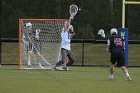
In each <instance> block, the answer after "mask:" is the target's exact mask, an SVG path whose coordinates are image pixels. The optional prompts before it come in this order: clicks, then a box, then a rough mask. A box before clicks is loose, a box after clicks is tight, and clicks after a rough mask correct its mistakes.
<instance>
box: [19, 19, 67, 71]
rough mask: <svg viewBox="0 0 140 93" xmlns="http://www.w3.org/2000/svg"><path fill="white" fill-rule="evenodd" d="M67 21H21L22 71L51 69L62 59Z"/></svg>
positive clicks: (20, 55)
mask: <svg viewBox="0 0 140 93" xmlns="http://www.w3.org/2000/svg"><path fill="white" fill-rule="evenodd" d="M65 21H66V20H65V19H19V67H20V69H50V68H51V66H52V65H53V64H55V63H56V62H57V61H59V59H60V50H61V48H60V46H61V29H62V28H63V26H64V23H65Z"/></svg>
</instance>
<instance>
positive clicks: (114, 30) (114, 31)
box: [110, 28, 118, 36]
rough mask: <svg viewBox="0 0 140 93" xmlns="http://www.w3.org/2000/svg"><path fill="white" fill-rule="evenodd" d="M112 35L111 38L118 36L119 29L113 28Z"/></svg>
mask: <svg viewBox="0 0 140 93" xmlns="http://www.w3.org/2000/svg"><path fill="white" fill-rule="evenodd" d="M110 34H111V36H112V35H117V34H118V31H117V29H116V28H112V29H111V30H110Z"/></svg>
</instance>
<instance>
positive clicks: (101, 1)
mask: <svg viewBox="0 0 140 93" xmlns="http://www.w3.org/2000/svg"><path fill="white" fill-rule="evenodd" d="M131 1H133V0H131ZM135 1H136V0H135ZM137 1H140V0H137ZM1 4H2V7H1V15H0V16H1V38H18V18H51V19H53V18H61V19H62V18H64V19H67V18H69V16H70V15H69V6H70V5H71V4H76V5H77V6H78V7H79V8H81V11H78V13H77V15H76V16H75V18H74V20H73V21H72V25H74V30H75V32H76V35H75V37H74V39H101V38H99V37H97V31H98V30H99V29H101V28H102V29H104V30H105V33H106V34H107V35H109V31H110V29H111V28H112V27H116V28H121V20H122V16H121V15H122V0H2V3H1ZM126 19H127V20H126V27H128V29H129V40H131V39H132V40H140V5H129V6H126Z"/></svg>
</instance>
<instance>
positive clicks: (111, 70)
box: [109, 54, 116, 80]
mask: <svg viewBox="0 0 140 93" xmlns="http://www.w3.org/2000/svg"><path fill="white" fill-rule="evenodd" d="M110 62H111V63H110V75H109V79H110V80H113V79H114V76H113V73H114V65H115V63H116V57H115V56H113V55H112V54H111V57H110Z"/></svg>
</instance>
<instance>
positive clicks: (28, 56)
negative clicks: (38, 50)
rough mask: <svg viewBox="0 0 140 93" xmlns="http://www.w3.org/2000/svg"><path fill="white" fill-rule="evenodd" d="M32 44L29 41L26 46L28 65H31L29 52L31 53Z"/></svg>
mask: <svg viewBox="0 0 140 93" xmlns="http://www.w3.org/2000/svg"><path fill="white" fill-rule="evenodd" d="M32 48H33V47H32V44H31V43H29V45H28V46H27V62H28V67H30V66H31V54H32Z"/></svg>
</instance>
